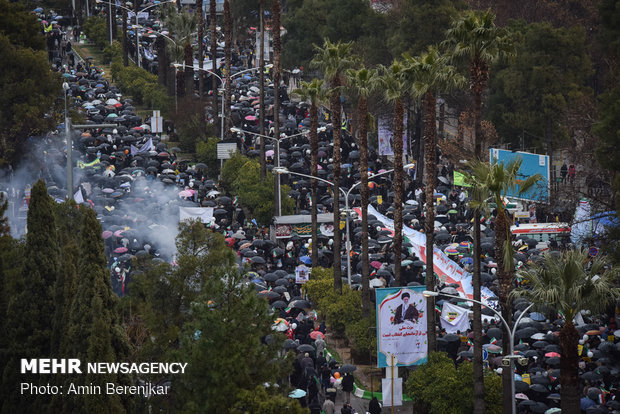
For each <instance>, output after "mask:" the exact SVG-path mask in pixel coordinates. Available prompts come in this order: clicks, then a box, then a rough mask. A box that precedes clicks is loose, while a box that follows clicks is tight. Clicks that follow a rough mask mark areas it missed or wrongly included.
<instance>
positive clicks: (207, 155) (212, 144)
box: [196, 137, 220, 178]
mask: <svg viewBox="0 0 620 414" xmlns="http://www.w3.org/2000/svg"><path fill="white" fill-rule="evenodd" d="M218 141H219V139H218V138H216V137H211V138H209V139H207V140H206V141H199V142H198V143H197V144H196V159H197V160H198V162H202V163H205V164H206V165H207V173H206V175H207V177H210V178H215V177H217V175H218V174H219V172H220V161H219V160H218V159H217V143H218Z"/></svg>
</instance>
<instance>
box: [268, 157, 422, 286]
mask: <svg viewBox="0 0 620 414" xmlns="http://www.w3.org/2000/svg"><path fill="white" fill-rule="evenodd" d="M414 165H415V164H406V165H403V169H407V168H411V167H413V166H414ZM271 172H272V173H273V174H277V175H280V174H291V175H298V176H300V177H305V178H309V179H311V180H317V181H321V182H324V183H325V184H327V185H331V186H332V187H333V186H335V184H334V183H332V182H331V181H328V180H325V179H323V178H320V177H315V176H314V175H308V174H302V173H298V172H294V171H289V170H288V169H287V168H284V167H274V168H273V169H272V170H271ZM393 172H394V170H393V169H392V170H387V171H384V172H382V173H379V174H373V175H372V176H371V175H369V176H368V179H371V178H377V177H381V176H382V175H387V174H390V173H393ZM360 184H362V182H361V181H358V182H356V183H355V184H353V185H352V186H351V188H349V189H348V190H346V191H345V190H343V189H342V187H338V189H339V190H340V191H341V192H342V194H343V195H344V204H345V209H344V213H345V214H346V215H345V220H346V221H345V223H346V230H345V231H346V235H347V243H346V249H347V282H348V284H349V286H351V237H350V236H349V217H350V214H351V212H352V211H353V210H352V209H351V208H349V195H350V194H351V191H353V190H354V189H355V188H356V187H359V185H360ZM337 225H339V223H334V226H337ZM313 248H314V249H316V246H313ZM335 254H340V253H339V252H336V253H335Z"/></svg>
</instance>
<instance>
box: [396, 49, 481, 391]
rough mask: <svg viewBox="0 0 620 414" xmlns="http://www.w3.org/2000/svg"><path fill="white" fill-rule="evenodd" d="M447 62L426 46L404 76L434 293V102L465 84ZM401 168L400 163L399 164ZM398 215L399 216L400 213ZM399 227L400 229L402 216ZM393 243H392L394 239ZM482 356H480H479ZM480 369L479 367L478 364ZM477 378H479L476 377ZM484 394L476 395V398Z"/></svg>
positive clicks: (430, 305)
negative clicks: (417, 134)
mask: <svg viewBox="0 0 620 414" xmlns="http://www.w3.org/2000/svg"><path fill="white" fill-rule="evenodd" d="M448 62H449V59H448V58H447V57H445V56H443V55H441V54H440V53H439V51H438V49H437V48H435V47H432V46H431V47H429V48H428V51H427V52H425V53H422V54H421V55H420V56H419V57H413V58H412V57H406V65H407V69H406V71H407V75H408V76H409V78H410V82H411V87H410V88H411V91H412V93H413V94H414V95H415V96H416V97H418V98H421V99H422V106H423V111H424V158H425V163H424V164H425V165H424V172H425V185H426V187H425V189H426V200H427V201H429V202H427V203H426V211H425V213H424V217H425V220H424V226H425V234H426V269H427V270H426V289H427V290H430V291H434V290H435V272H434V270H433V269H434V265H433V248H434V231H435V229H434V222H435V219H434V215H435V211H434V206H433V201H432V200H434V198H435V197H434V192H435V182H436V181H437V168H436V162H435V157H436V153H437V148H436V146H437V143H436V140H435V137H436V122H435V120H436V112H435V111H436V106H437V105H436V103H437V93H441V92H448V91H449V90H451V89H455V88H457V87H461V86H463V85H464V84H465V79H464V78H463V76H461V75H459V74H458V73H457V72H456V69H455V68H454V66H451V65H449V63H448ZM401 165H402V163H401ZM401 214H402V213H401ZM400 220H401V228H402V217H401V218H400ZM395 241H396V240H395ZM434 308H435V304H434V301H432V300H428V301H427V308H426V312H427V315H428V319H429V322H428V326H429V334H428V337H429V349H431V350H434V348H435V341H434V338H435V312H434ZM481 356H482V354H481ZM480 369H482V364H480ZM480 379H481V378H480ZM483 394H484V391H483V392H481V393H480V397H481V398H482V395H483Z"/></svg>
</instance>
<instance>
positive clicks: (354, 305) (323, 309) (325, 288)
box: [305, 268, 362, 336]
mask: <svg viewBox="0 0 620 414" xmlns="http://www.w3.org/2000/svg"><path fill="white" fill-rule="evenodd" d="M305 288H306V290H307V292H308V296H309V297H310V300H312V302H313V303H314V305H315V307H316V308H317V309H318V310H319V312H320V313H321V314H322V315H323V317H324V318H325V320H326V322H327V323H328V324H329V326H330V328H331V329H332V331H333V332H334V334H336V335H337V336H344V334H345V332H346V327H347V326H348V325H351V324H355V323H356V322H358V321H360V320H361V318H362V297H361V292H360V291H357V290H351V289H350V288H349V286H344V287H343V288H342V294H339V293H337V292H336V291H334V273H333V270H332V269H325V268H314V269H312V276H311V278H310V280H309V281H308V282H307V283H306V285H305Z"/></svg>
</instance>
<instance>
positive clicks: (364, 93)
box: [347, 68, 379, 317]
mask: <svg viewBox="0 0 620 414" xmlns="http://www.w3.org/2000/svg"><path fill="white" fill-rule="evenodd" d="M347 79H348V85H349V87H350V88H351V89H353V91H354V93H355V95H357V119H358V124H359V126H358V133H359V149H360V173H361V179H362V183H361V189H360V192H361V196H362V314H363V316H364V317H368V316H369V314H370V306H371V305H370V285H369V282H370V280H369V277H370V276H369V271H368V193H369V191H368V122H369V114H368V97H369V96H370V94H371V93H372V92H373V91H374V90H375V88H376V87H377V86H378V83H379V75H378V73H377V71H376V70H374V69H367V68H361V69H358V70H353V69H349V70H348V71H347Z"/></svg>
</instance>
